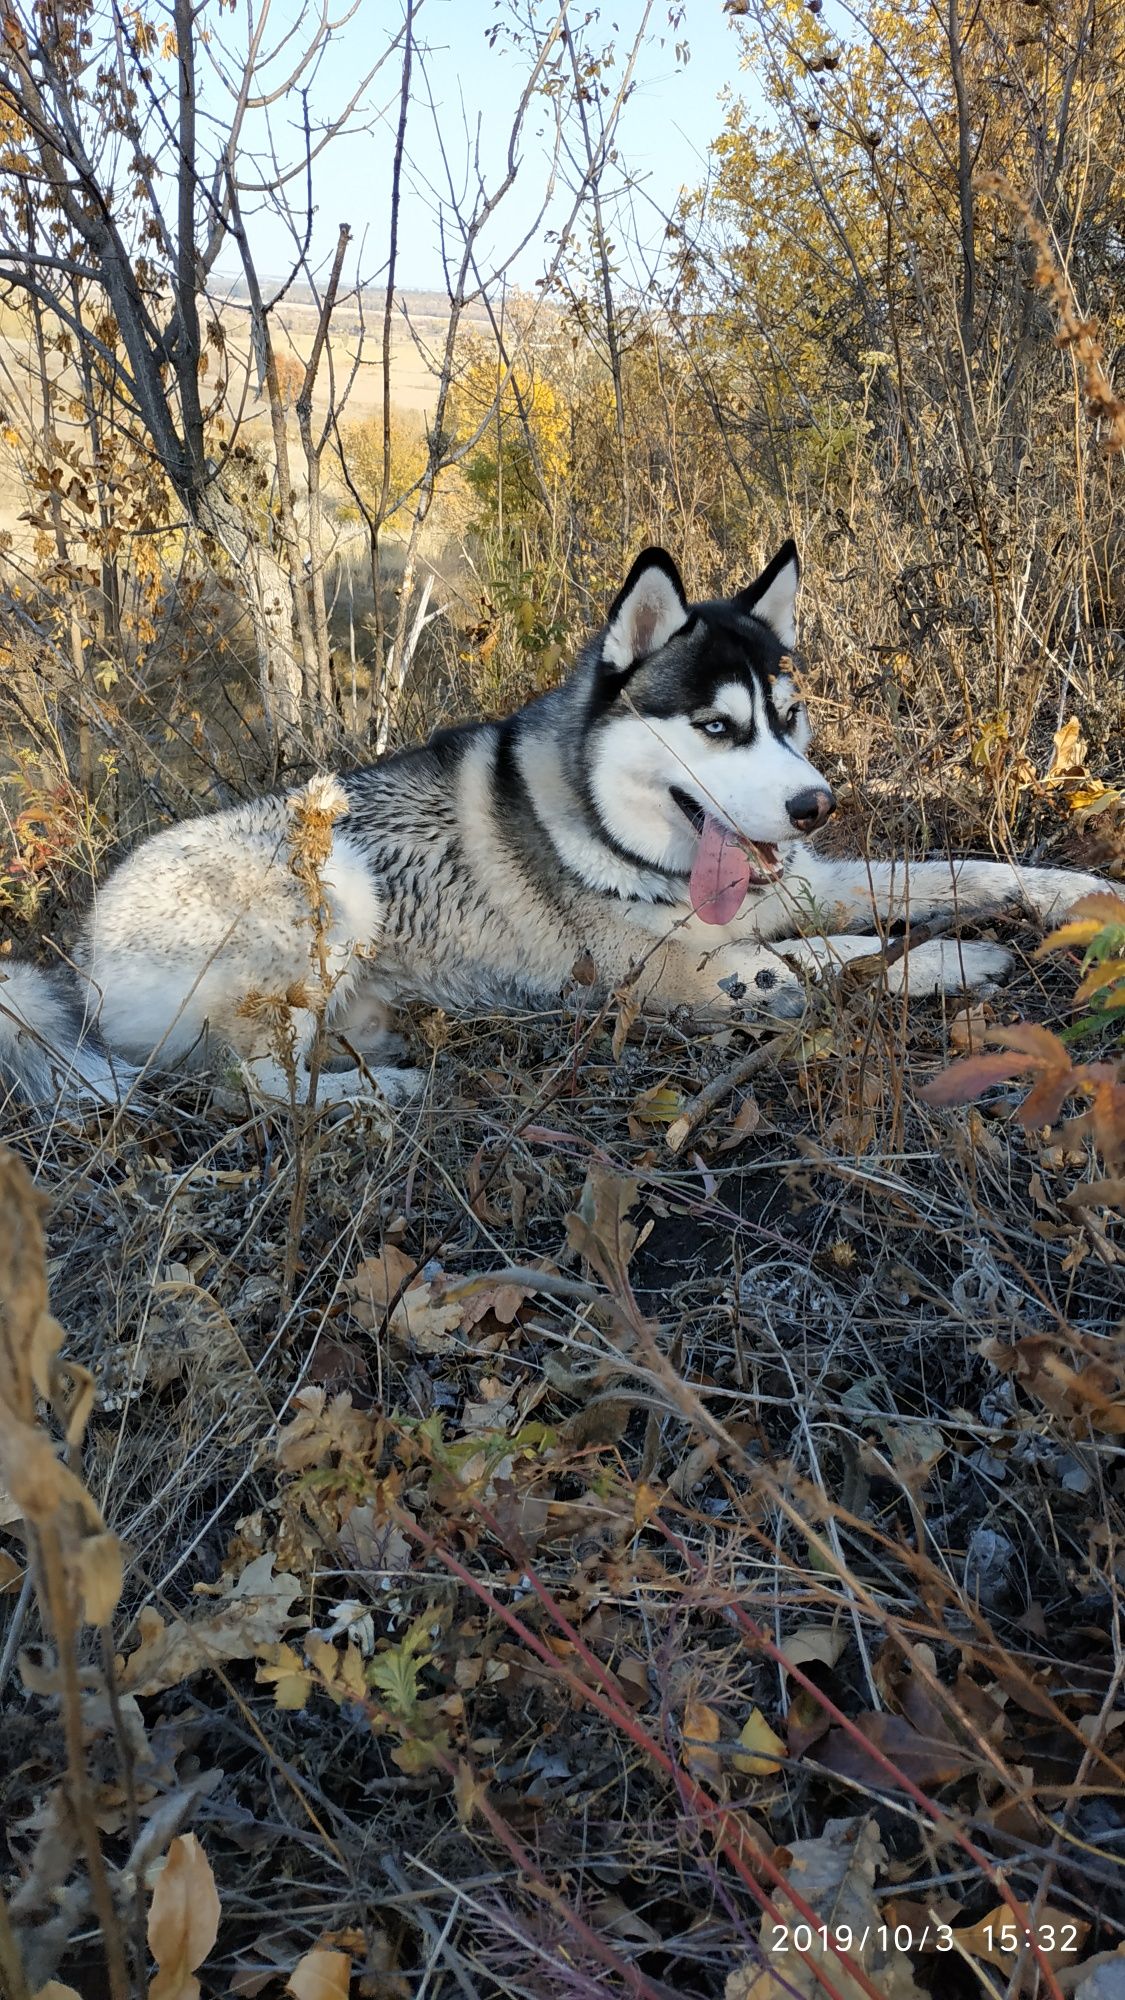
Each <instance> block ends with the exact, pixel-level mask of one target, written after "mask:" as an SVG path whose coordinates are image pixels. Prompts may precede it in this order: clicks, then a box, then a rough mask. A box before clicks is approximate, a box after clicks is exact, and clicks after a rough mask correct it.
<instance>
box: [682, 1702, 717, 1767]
mask: <svg viewBox="0 0 1125 2000" xmlns="http://www.w3.org/2000/svg"><path fill="white" fill-rule="evenodd" d="M722 1733H723V1725H722V1720H721V1718H720V1717H719V1715H718V1714H717V1713H716V1711H715V1710H714V1709H713V1708H708V1707H707V1705H706V1703H705V1702H702V1701H689V1702H688V1703H687V1704H686V1706H685V1708H684V1730H683V1747H684V1763H685V1764H686V1766H687V1768H688V1770H689V1771H690V1772H691V1774H692V1777H693V1778H702V1779H704V1780H705V1781H706V1782H707V1783H708V1784H717V1782H718V1780H719V1778H720V1777H721V1776H722V1770H723V1760H722V1758H721V1756H720V1755H719V1752H718V1750H717V1749H715V1747H714V1746H715V1745H716V1744H717V1743H718V1741H719V1738H720V1736H721V1735H722Z"/></svg>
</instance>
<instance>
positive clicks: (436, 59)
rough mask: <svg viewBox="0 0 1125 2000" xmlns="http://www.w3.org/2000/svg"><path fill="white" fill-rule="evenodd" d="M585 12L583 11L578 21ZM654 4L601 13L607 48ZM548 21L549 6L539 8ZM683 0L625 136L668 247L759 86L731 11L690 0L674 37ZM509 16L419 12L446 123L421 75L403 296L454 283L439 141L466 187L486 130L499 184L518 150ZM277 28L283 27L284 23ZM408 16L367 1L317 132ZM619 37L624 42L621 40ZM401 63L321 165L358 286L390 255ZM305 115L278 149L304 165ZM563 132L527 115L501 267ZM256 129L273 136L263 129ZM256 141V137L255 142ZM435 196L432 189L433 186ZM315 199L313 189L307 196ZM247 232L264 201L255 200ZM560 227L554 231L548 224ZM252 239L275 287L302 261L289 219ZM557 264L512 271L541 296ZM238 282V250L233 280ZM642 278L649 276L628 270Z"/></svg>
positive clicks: (278, 114) (490, 170)
mask: <svg viewBox="0 0 1125 2000" xmlns="http://www.w3.org/2000/svg"><path fill="white" fill-rule="evenodd" d="M279 4H280V6H282V7H283V8H284V9H285V13H284V18H286V19H288V20H292V19H293V18H294V15H295V12H296V0H289V5H288V6H286V0H279ZM583 11H584V9H576V19H580V18H581V14H582V12H583ZM643 11H644V9H643V0H618V4H612V0H611V4H609V5H607V6H603V7H602V8H601V10H600V21H599V22H598V23H597V24H595V26H594V27H593V28H592V30H591V36H592V38H593V39H598V38H601V39H605V40H608V39H611V38H612V39H613V40H614V42H615V43H616V47H617V51H618V55H619V58H620V57H623V55H624V53H625V51H626V50H627V48H628V47H629V46H630V45H631V43H632V40H633V37H634V35H635V33H636V30H637V27H638V25H639V23H640V21H641V19H642V17H643ZM541 12H542V13H543V14H544V15H545V14H546V13H547V9H546V7H543V8H542V9H541ZM668 16H669V0H656V4H655V5H654V7H653V9H652V16H651V21H650V25H649V32H648V37H647V42H646V46H645V48H644V50H643V52H642V56H641V59H640V63H639V65H638V68H637V70H636V72H635V76H636V85H635V89H634V92H633V96H632V98H631V101H630V102H629V104H628V105H627V107H626V110H625V113H624V116H623V119H622V124H621V127H620V135H619V152H620V156H621V165H622V168H624V169H625V170H627V171H628V173H629V175H630V176H631V177H632V178H633V179H634V180H635V181H637V182H639V183H640V187H641V190H642V193H641V195H640V197H639V198H637V197H636V196H634V198H633V218H634V227H635V228H636V230H637V231H638V233H639V235H640V237H641V240H642V242H648V243H651V244H653V245H655V244H658V243H659V240H660V237H661V234H662V225H661V223H660V220H659V215H658V213H657V211H664V212H667V211H669V210H671V209H672V208H674V206H675V204H676V200H677V197H678V195H679V193H680V190H681V188H683V187H693V186H696V185H698V184H699V182H700V181H701V180H702V179H703V178H704V176H705V173H706V170H707V149H708V145H709V143H710V141H711V140H712V139H713V138H714V137H715V135H716V134H717V133H718V131H719V130H720V129H721V126H722V122H723V116H724V112H723V107H722V104H721V103H720V94H721V93H722V91H723V89H724V87H733V88H734V90H735V92H736V94H745V91H746V88H747V87H748V86H749V87H750V88H751V89H752V87H753V86H752V80H751V79H750V78H749V77H747V76H746V75H745V74H744V73H740V70H739V55H740V48H741V42H740V37H739V35H738V32H737V30H736V29H735V28H734V27H733V26H732V24H731V19H730V16H729V15H725V14H724V13H723V6H722V0H687V3H686V7H685V8H684V19H683V22H682V24H681V25H680V26H678V27H676V28H675V29H673V28H671V27H670V26H669V19H668ZM507 17H508V16H507V8H506V7H504V6H502V7H499V8H498V7H496V6H495V5H494V4H493V0H423V4H422V6H421V9H420V11H419V13H418V17H417V19H418V29H417V33H418V39H419V42H420V43H422V44H424V45H425V48H426V54H425V58H424V61H425V70H426V77H427V79H428V84H429V89H430V91H431V92H432V95H433V99H434V106H435V110H436V114H437V115H436V119H435V116H434V115H433V113H431V110H430V106H429V104H428V102H427V101H426V96H425V86H424V83H423V78H422V76H421V74H419V75H418V76H417V77H416V84H417V86H418V89H417V95H416V97H415V101H414V103H413V105H412V108H411V114H410V121H409V123H408V127H407V144H406V154H407V166H406V169H405V172H404V195H403V203H402V214H401V221H400V238H399V283H400V285H401V287H402V288H403V289H412V288H413V289H430V288H436V287H440V286H441V285H442V283H443V278H442V265H441V252H440V242H439V228H438V223H437V219H436V215H435V212H434V211H435V202H434V197H433V193H432V189H433V188H438V189H440V190H441V192H442V193H443V194H447V192H448V177H447V171H446V167H445V165H444V163H443V160H442V143H441V140H439V138H438V131H439V129H440V132H441V135H442V139H443V140H444V144H445V148H446V152H447V155H448V160H449V166H450V167H451V168H452V170H453V174H454V178H455V180H456V181H461V180H462V179H463V176H464V174H465V170H466V161H467V159H468V157H469V148H470V145H471V144H472V143H474V142H475V140H476V135H477V130H478V120H480V128H479V129H480V146H481V157H482V161H483V163H484V165H485V170H486V177H487V178H490V179H491V178H492V177H493V176H494V174H495V172H496V170H497V169H498V167H499V165H500V163H501V161H502V159H503V156H504V153H505V151H506V146H507V137H508V130H509V124H510V111H511V108H512V106H513V105H514V103H515V100H516V97H517V95H518V92H519V88H520V85H521V83H522V81H523V78H524V75H525V74H526V64H525V62H524V61H523V60H521V58H520V56H519V55H518V54H517V53H516V52H514V51H513V50H511V49H510V48H509V47H507V46H506V45H505V44H504V42H503V40H502V39H498V40H497V41H496V43H495V45H494V46H493V47H490V46H489V41H488V35H489V29H490V27H491V26H492V24H493V23H495V22H496V21H497V20H502V19H506V18H507ZM273 18H274V19H275V20H276V19H277V18H278V16H277V14H276V13H275V15H274V17H273ZM400 19H401V0H359V5H358V8H357V11H356V13H355V14H354V15H353V16H352V18H351V20H350V21H349V22H348V24H347V25H346V26H345V27H344V28H343V29H342V30H341V31H340V35H339V38H338V40H337V41H335V42H334V43H333V45H332V46H330V47H329V49H328V50H327V51H326V52H325V54H324V55H323V57H322V59H321V62H320V66H319V69H318V73H317V75H316V78H315V81H314V84H313V88H312V91H311V94H310V110H311V115H312V119H313V124H314V128H315V126H316V123H317V120H318V119H324V118H328V117H332V116H334V115H337V114H338V112H339V110H340V109H341V107H342V106H343V105H344V104H345V103H346V102H347V101H348V98H349V97H350V96H351V94H352V93H353V92H354V91H355V89H356V86H357V84H358V83H359V81H360V78H361V77H362V75H363V74H364V71H365V69H366V68H368V67H369V66H370V64H371V63H372V61H373V60H374V58H375V55H376V54H377V53H378V51H379V50H380V48H382V47H383V46H385V43H386V39H387V35H388V31H389V32H391V33H393V31H394V25H395V24H397V23H398V21H399V20H400ZM615 26H616V29H617V32H616V34H615V33H614V27H615ZM677 42H686V43H687V44H688V45H689V47H690V60H689V61H687V62H686V63H684V62H682V61H681V60H679V59H678V56H677V52H676V46H675V45H676V43H677ZM293 48H294V44H292V43H291V44H290V45H289V46H288V48H287V49H286V50H284V51H282V52H281V54H280V55H279V56H278V58H277V60H276V62H275V65H274V67H273V70H272V72H271V76H272V79H273V80H275V81H277V80H280V78H281V77H282V75H283V74H284V73H285V70H286V68H287V67H288V66H289V65H290V64H291V62H292V58H293ZM397 87H398V65H397V58H394V59H392V61H391V62H388V63H387V64H386V65H385V67H384V68H383V69H382V70H381V71H380V72H379V74H378V76H377V77H376V78H375V79H374V81H373V83H372V85H371V87H370V91H369V92H368V93H367V95H366V97H365V99H364V101H363V103H362V104H361V105H360V106H359V107H357V111H356V114H355V121H354V123H355V127H356V129H355V130H354V131H353V132H352V133H350V134H349V135H347V136H343V135H342V136H341V137H339V138H338V139H336V140H334V141H333V142H332V143H331V145H330V146H329V147H328V148H327V149H326V150H325V152H324V153H323V154H322V155H321V156H320V159H319V160H318V162H317V164H316V167H315V169H314V176H315V178H314V205H315V208H316V216H315V220H314V229H313V258H314V262H316V263H317V264H320V265H323V264H324V263H326V262H327V260H328V258H329V257H330V255H331V251H332V248H333V246H334V244H335V241H336V231H337V226H338V224H339V223H341V222H350V223H351V225H352V229H353V231H354V234H355V238H356V243H357V249H356V255H355V258H354V261H353V264H352V267H351V269H350V271H349V277H350V278H351V279H352V280H353V281H354V278H355V276H356V275H357V274H358V275H362V276H363V278H364V279H365V280H368V281H374V282H376V283H378V282H379V281H380V278H381V275H382V272H383V270H384V269H385V260H386V254H387V243H388V204H389V188H390V176H391V160H392V153H393V135H394V124H395V119H396V117H397V110H398V105H397ZM215 108H216V109H218V108H219V107H218V103H217V101H216V102H215ZM301 115H302V114H301V104H300V98H299V96H298V95H297V93H295V92H294V93H291V94H290V97H289V98H288V99H287V100H283V101H282V102H280V103H279V104H278V105H276V106H275V107H274V109H273V110H272V111H271V113H270V121H271V128H272V133H273V138H274V141H275V143H276V144H277V146H278V150H279V152H280V153H281V155H282V156H283V157H285V156H288V157H290V158H296V157H297V155H298V152H299V133H300V118H301ZM548 124H549V119H548V114H547V107H546V106H545V105H543V104H541V103H540V104H537V105H535V106H534V107H533V111H532V114H531V116H530V118H529V121H528V124H527V127H526V135H525V139H524V143H523V146H522V149H521V165H520V171H519V174H518V176H517V180H516V185H515V187H514V188H513V190H512V192H511V194H510V195H509V196H508V198H507V199H506V201H505V203H504V206H503V209H502V210H501V212H500V214H499V216H498V219H497V224H496V227H495V230H494V231H493V234H492V242H491V245H490V249H491V255H492V257H493V258H495V257H497V256H502V255H505V254H506V253H507V252H508V251H509V250H510V249H511V248H512V247H513V246H514V245H515V244H516V243H517V242H518V241H519V240H520V238H521V237H522V235H523V234H524V233H525V232H526V230H527V229H528V228H530V227H531V225H532V222H533V220H534V217H535V214H536V211H537V209H538V206H539V201H540V198H541V190H542V187H543V183H544V152H543V149H544V147H545V145H546V133H547V128H548ZM258 132H259V134H260V132H261V127H260V126H259V128H258ZM248 136H254V135H248ZM249 155H250V147H249V146H248V147H247V149H246V153H245V154H244V155H242V156H241V157H240V164H241V165H242V166H243V171H244V175H247V173H248V169H249V168H250V157H249ZM622 178H623V176H622V172H621V170H620V169H618V170H615V169H614V168H612V167H611V168H610V169H609V172H608V174H607V178H606V188H607V192H609V193H610V194H612V191H613V189H614V188H615V187H620V185H621V182H622ZM427 183H429V184H430V185H429V187H427ZM294 189H295V192H296V193H297V194H298V195H300V193H301V192H302V189H301V183H300V182H299V181H298V182H296V183H294ZM566 206H567V202H566V197H565V192H564V191H563V190H561V189H560V192H559V195H558V197H557V199H556V202H555V205H554V209H553V211H552V214H553V215H554V217H555V219H556V220H557V219H558V218H559V217H560V215H561V213H562V212H563V210H564V209H565V207H566ZM244 208H245V210H246V212H247V215H248V220H249V217H250V215H251V214H252V211H253V208H254V203H253V201H252V199H250V200H247V201H246V202H245V203H244ZM550 220H551V218H550V217H548V219H547V221H546V222H545V223H544V225H543V228H544V229H546V228H549V227H550ZM251 234H252V240H253V242H254V245H255V250H256V255H257V260H258V264H259V268H260V270H262V271H263V272H264V273H270V274H274V273H277V272H280V271H282V270H283V269H285V268H286V266H287V265H288V264H289V262H290V247H289V246H290V243H291V238H290V237H289V235H288V232H287V230H286V228H285V225H284V224H283V223H282V222H281V220H280V219H279V218H277V217H276V216H271V215H270V214H268V213H267V212H265V211H264V210H260V212H259V213H258V214H257V216H256V217H255V218H254V220H253V227H252V231H251ZM549 254H550V245H546V246H545V245H544V243H543V240H542V235H541V234H540V236H539V237H538V238H537V239H536V240H535V241H533V242H532V243H530V244H529V245H528V247H527V249H526V250H525V251H524V252H523V253H522V254H521V256H520V258H519V260H518V262H517V263H516V265H515V266H514V267H513V270H512V272H511V274H510V276H511V279H512V281H513V282H514V283H516V284H518V285H522V286H531V285H533V284H534V282H535V279H536V277H537V276H538V275H539V272H540V271H541V270H542V268H543V265H544V262H545V259H546V257H547V256H549ZM221 268H223V269H225V270H226V271H227V272H228V273H229V272H233V270H234V263H233V259H232V256H231V252H230V250H229V248H228V250H227V252H225V253H224V257H223V262H222V267H221ZM623 275H624V276H625V277H626V278H627V279H628V278H629V277H631V276H637V275H639V273H637V272H635V271H634V272H630V271H629V270H628V268H626V269H625V270H624V272H623Z"/></svg>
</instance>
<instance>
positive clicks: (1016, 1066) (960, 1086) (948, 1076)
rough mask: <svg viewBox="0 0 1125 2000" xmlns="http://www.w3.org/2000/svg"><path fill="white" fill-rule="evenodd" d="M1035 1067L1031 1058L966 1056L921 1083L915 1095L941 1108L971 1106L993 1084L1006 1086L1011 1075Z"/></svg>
mask: <svg viewBox="0 0 1125 2000" xmlns="http://www.w3.org/2000/svg"><path fill="white" fill-rule="evenodd" d="M1038 1067H1039V1065H1038V1063H1037V1062H1036V1061H1035V1059H1034V1057H1032V1056H1020V1055H1010V1056H966V1057H965V1058H964V1060H963V1061H962V1062H955V1063H951V1064H950V1066H949V1068H948V1069H947V1070H943V1072H942V1074H941V1075H940V1076H935V1077H934V1078H933V1081H932V1082H930V1083H927V1084H923V1086H922V1088H921V1090H920V1091H919V1092H918V1095H919V1097H920V1098H921V1099H922V1102H923V1104H935V1105H938V1106H940V1107H941V1108H942V1109H945V1108H946V1107H947V1106H950V1105H955V1104H971V1103H972V1101H973V1099H974V1098H975V1097H980V1096H981V1094H982V1092H983V1091H986V1090H989V1089H990V1088H991V1087H992V1085H993V1084H994V1083H1007V1082H1008V1081H1009V1080H1010V1079H1011V1078H1012V1077H1013V1076H1024V1075H1026V1074H1027V1072H1028V1070H1034V1069H1038Z"/></svg>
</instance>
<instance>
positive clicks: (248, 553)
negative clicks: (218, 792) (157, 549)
mask: <svg viewBox="0 0 1125 2000" xmlns="http://www.w3.org/2000/svg"><path fill="white" fill-rule="evenodd" d="M196 521H197V523H198V525H199V527H200V529H201V530H202V532H203V533H204V534H206V535H210V536H211V538H212V539H213V540H214V541H215V542H217V543H218V545H219V547H220V548H221V549H222V550H223V551H224V552H225V554H226V555H227V556H228V557H229V558H230V561H231V562H232V563H233V565H234V568H235V571H236V573H237V577H238V581H239V586H240V592H241V595H242V597H243V600H244V602H245V604H246V608H247V611H248V613H249V616H250V623H251V626H252V628H253V632H254V648H255V651H256V653H257V657H258V685H259V687H260V689H261V695H262V710H263V713H264V716H265V723H266V728H267V730H268V732H269V738H270V743H271V745H272V747H273V750H274V754H275V756H276V758H277V760H278V762H279V763H281V764H297V763H303V762H304V761H305V760H306V759H307V756H308V747H309V746H308V744H307V742H306V739H305V734H304V729H303V726H302V725H303V719H304V718H303V709H304V701H303V696H304V674H303V671H302V666H301V660H300V657H299V655H298V652H297V648H296V645H295V642H294V632H293V585H292V580H291V578H290V575H289V570H288V567H287V565H286V564H285V563H284V562H282V561H281V560H280V558H279V557H278V556H276V555H275V554H274V553H273V550H272V549H270V548H267V547H266V545H265V544H264V542H262V541H261V540H260V539H259V538H258V536H256V535H255V534H253V533H252V532H251V531H250V530H249V529H248V527H247V525H246V519H245V516H244V514H243V512H242V510H241V509H240V508H239V507H238V506H237V505H236V504H235V503H234V502H232V501H231V500H230V499H229V498H228V496H227V495H226V494H225V493H224V492H223V491H222V489H221V487H220V486H219V485H218V483H217V482H216V483H213V484H212V485H211V486H210V487H209V488H208V490H207V494H206V497H205V498H204V499H203V500H202V501H201V502H200V503H199V505H198V506H197V509H196Z"/></svg>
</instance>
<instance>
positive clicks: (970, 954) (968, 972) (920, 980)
mask: <svg viewBox="0 0 1125 2000" xmlns="http://www.w3.org/2000/svg"><path fill="white" fill-rule="evenodd" d="M1011 969H1012V954H1011V952H1010V951H1005V950H1004V947H1003V945H999V944H962V943H961V942H960V941H959V939H957V938H942V939H940V940H935V941H932V942H931V943H929V944H919V945H915V947H914V950H913V951H910V952H907V954H906V956H905V958H901V959H900V960H899V962H898V964H897V965H892V966H891V967H890V968H889V969H888V972H887V985H888V986H889V987H890V990H891V992H892V993H901V992H902V989H903V987H904V986H905V987H906V988H907V990H908V991H909V992H910V993H912V994H914V995H915V996H916V997H920V996H921V995H923V994H926V993H990V992H992V991H993V990H994V989H995V987H996V985H997V984H998V983H999V981H1000V980H1002V979H1003V978H1004V977H1005V976H1006V974H1007V973H1009V972H1010V971H1011Z"/></svg>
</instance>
